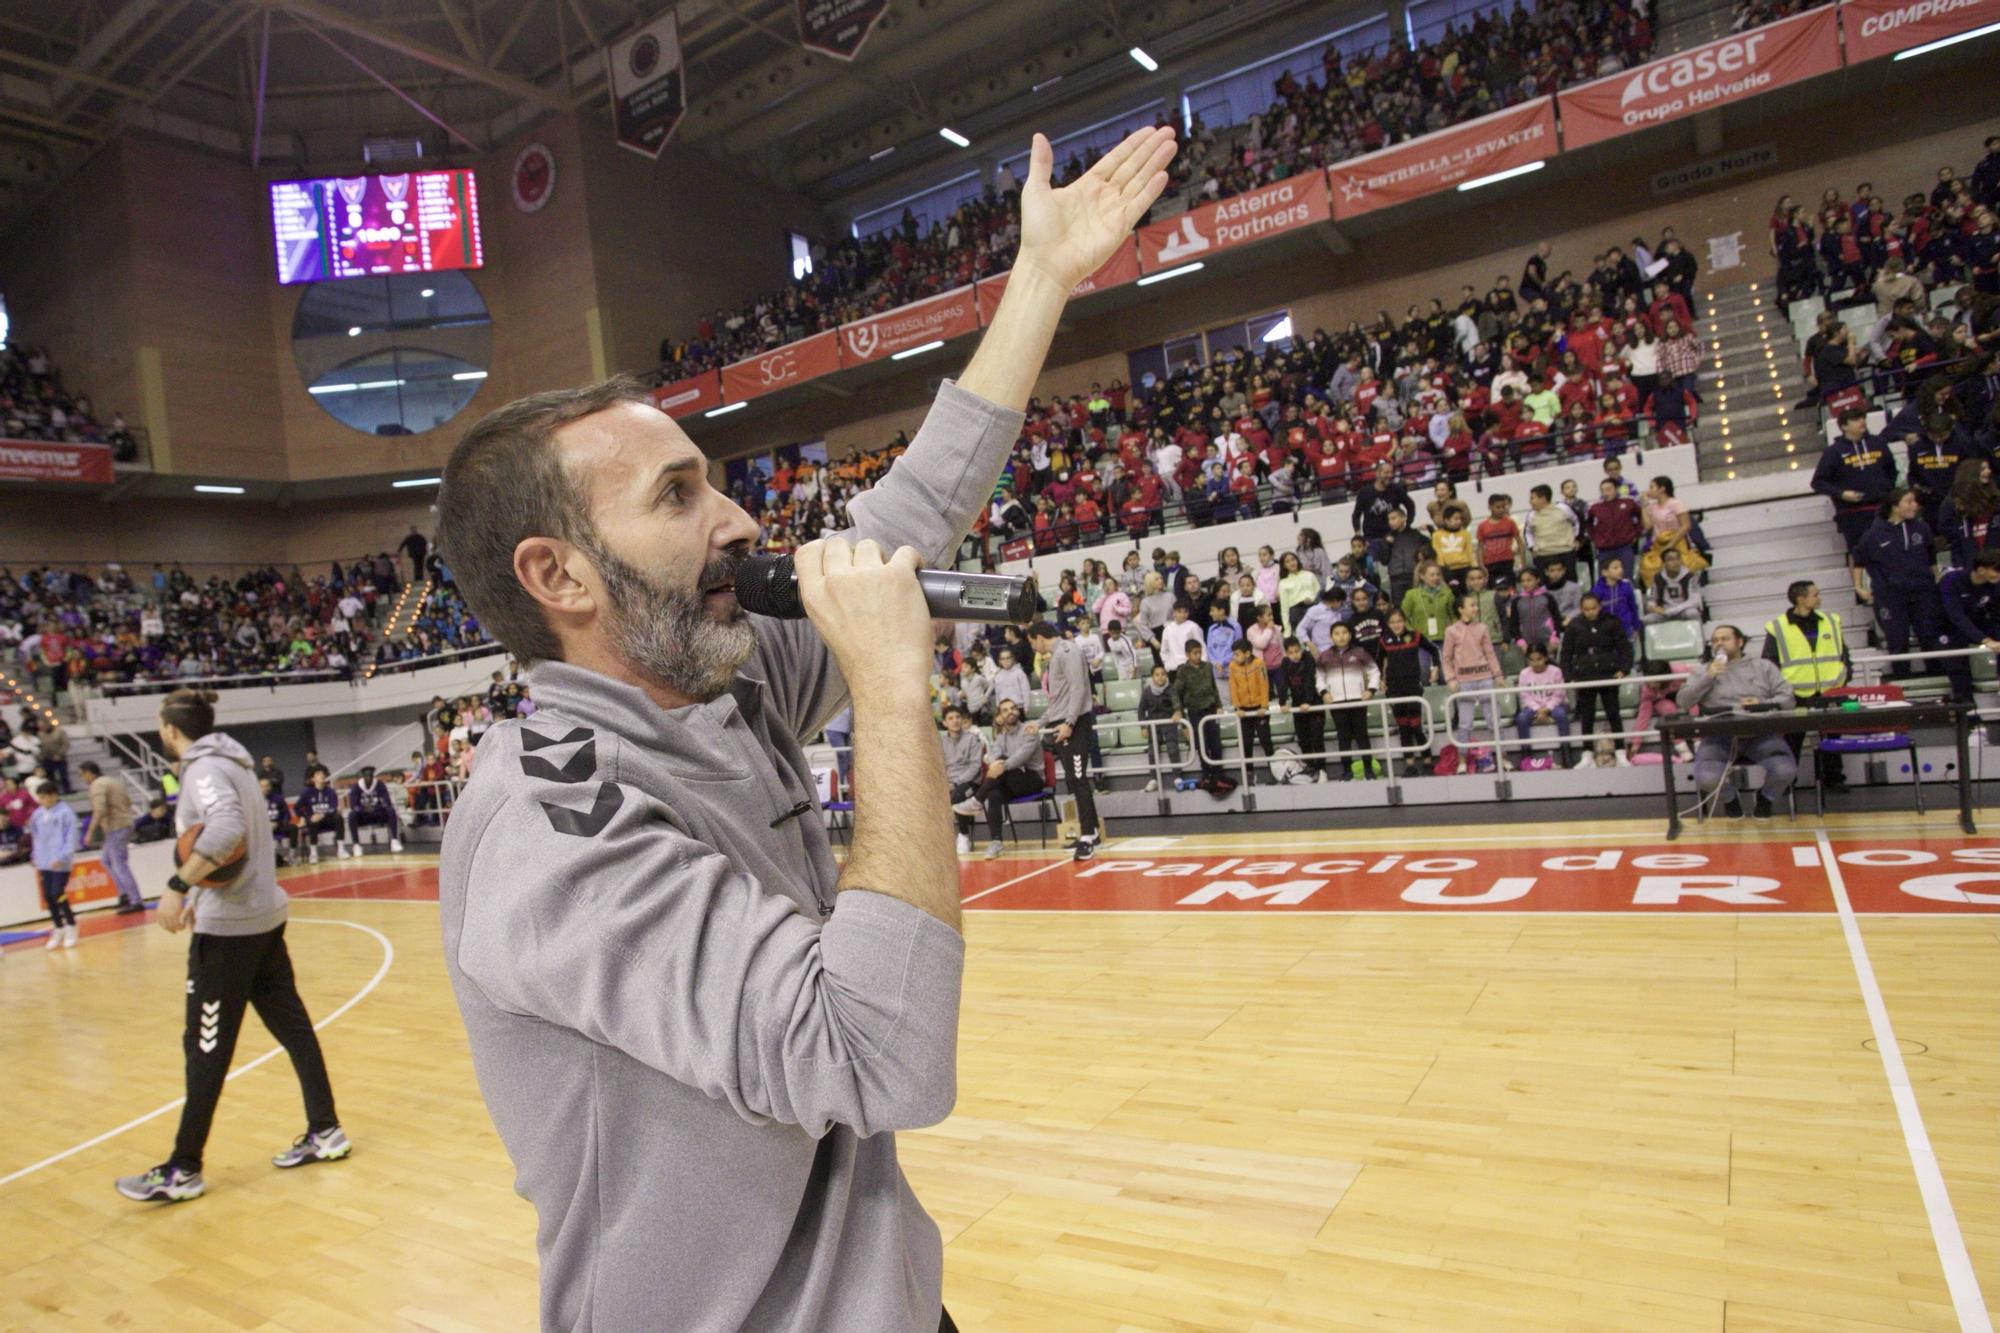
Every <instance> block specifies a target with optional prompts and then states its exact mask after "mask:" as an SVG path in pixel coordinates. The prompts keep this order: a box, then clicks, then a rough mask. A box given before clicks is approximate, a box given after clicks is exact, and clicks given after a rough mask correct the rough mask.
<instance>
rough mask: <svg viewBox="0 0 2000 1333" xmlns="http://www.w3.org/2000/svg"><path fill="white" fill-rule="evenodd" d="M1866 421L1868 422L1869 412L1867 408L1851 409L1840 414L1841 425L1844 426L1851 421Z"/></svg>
mask: <svg viewBox="0 0 2000 1333" xmlns="http://www.w3.org/2000/svg"><path fill="white" fill-rule="evenodd" d="M1866 420H1868V412H1867V410H1866V409H1865V408H1859V407H1850V408H1848V409H1847V410H1846V411H1844V412H1842V413H1841V414H1840V424H1841V425H1843V426H1845V425H1846V424H1847V423H1848V422H1850V421H1866Z"/></svg>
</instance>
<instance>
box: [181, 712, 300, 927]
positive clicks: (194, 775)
mask: <svg viewBox="0 0 2000 1333" xmlns="http://www.w3.org/2000/svg"><path fill="white" fill-rule="evenodd" d="M255 767H256V765H255V764H254V763H253V762H252V761H251V759H250V752H249V751H248V750H246V749H244V748H243V747H242V746H241V745H239V744H237V743H236V740H235V738H233V737H231V736H228V735H226V734H224V733H223V732H220V731H211V732H209V733H208V735H206V736H203V737H202V738H201V739H200V740H198V741H196V742H195V743H194V744H192V745H190V746H188V748H187V750H186V751H185V752H183V753H182V755H181V797H180V800H179V802H177V803H176V804H175V806H174V832H175V833H177V834H179V833H185V832H187V831H188V830H189V829H191V828H193V827H194V826H195V825H196V824H199V825H201V826H202V828H201V836H200V837H198V838H196V839H195V840H194V849H195V851H197V852H199V853H201V855H203V856H206V857H208V858H209V859H210V860H212V861H220V860H222V859H223V858H224V857H226V856H227V855H228V854H229V853H230V851H231V850H233V849H234V848H235V846H236V844H238V843H244V844H246V845H245V847H244V865H243V873H241V874H240V875H238V876H237V877H236V880H235V882H234V883H232V884H228V885H226V886H224V887H222V888H219V889H203V888H197V889H196V890H195V891H194V892H193V893H192V894H190V895H189V898H188V901H189V903H190V904H191V905H192V907H193V909H194V932H195V934H197V935H261V934H263V933H264V932H265V931H267V930H276V929H277V928H278V927H279V926H282V925H284V924H285V913H286V908H285V904H286V903H287V902H289V901H290V899H288V898H287V897H286V894H285V891H284V890H283V889H281V888H279V887H278V857H277V852H276V850H275V849H274V848H273V847H272V845H271V821H270V820H269V819H268V818H266V817H265V813H264V793H263V792H262V791H260V790H259V789H258V787H257V775H256V773H255V771H254V770H255Z"/></svg>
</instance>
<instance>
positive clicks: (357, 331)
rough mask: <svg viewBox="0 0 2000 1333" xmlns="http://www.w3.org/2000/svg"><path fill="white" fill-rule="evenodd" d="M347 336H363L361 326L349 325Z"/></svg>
mask: <svg viewBox="0 0 2000 1333" xmlns="http://www.w3.org/2000/svg"><path fill="white" fill-rule="evenodd" d="M347 336H348V337H350V338H359V337H360V336H361V326H360V325H359V324H353V325H349V326H348V330H347Z"/></svg>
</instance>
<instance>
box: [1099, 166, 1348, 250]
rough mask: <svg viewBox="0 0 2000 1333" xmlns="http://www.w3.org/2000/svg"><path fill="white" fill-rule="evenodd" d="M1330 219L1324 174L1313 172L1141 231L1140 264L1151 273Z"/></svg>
mask: <svg viewBox="0 0 2000 1333" xmlns="http://www.w3.org/2000/svg"><path fill="white" fill-rule="evenodd" d="M1332 217H1333V213H1332V211H1331V209H1330V208H1329V207H1328V194H1327V188H1326V173H1325V172H1323V171H1312V172H1308V173H1306V174H1305V175H1300V176H1293V177H1291V178H1290V179H1288V180H1281V181H1279V182H1278V183H1277V184H1276V185H1266V186H1265V187H1264V188H1263V189H1261V190H1252V191H1250V192H1249V193H1248V194H1239V195H1237V196H1236V197H1234V198H1233V199H1224V200H1222V201H1221V202H1220V203H1214V204H1203V205H1202V206H1201V207H1200V208H1196V209H1191V210H1190V211H1188V212H1186V213H1183V214H1181V215H1180V216H1179V217H1177V218H1168V219H1167V220H1166V221H1164V222H1154V223H1151V224H1149V225H1147V226H1144V227H1141V228H1140V229H1139V262H1140V263H1141V264H1142V265H1143V266H1144V267H1145V269H1146V271H1147V272H1148V273H1153V272H1157V271H1159V270H1160V269H1163V268H1173V267H1174V266H1175V265H1178V264H1186V263H1189V262H1191V261H1193V260H1196V259H1201V258H1203V257H1204V256H1206V255H1211V254H1215V253H1217V252H1218V251H1222V250H1229V249H1233V248H1235V247H1236V246H1239V245H1248V244H1249V243H1250V242H1251V241H1261V240H1263V239H1264V238H1265V237H1266V236H1276V235H1278V234H1279V233H1281V232H1287V231H1296V230H1298V229H1299V228H1300V227H1310V226H1312V225H1313V224H1314V223H1315V222H1327V221H1330V220H1331V219H1332Z"/></svg>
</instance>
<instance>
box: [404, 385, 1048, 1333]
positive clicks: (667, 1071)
mask: <svg viewBox="0 0 2000 1333" xmlns="http://www.w3.org/2000/svg"><path fill="white" fill-rule="evenodd" d="M1020 425H1021V415H1020V413H1018V412H1009V411H1005V410H1002V409H1000V408H997V407H994V406H993V405H991V404H989V403H987V402H985V401H984V400H982V399H980V398H977V397H975V396H974V395H972V394H969V393H966V392H965V391H964V390H961V389H959V388H957V387H956V386H955V385H952V384H949V383H947V384H946V385H945V387H944V388H943V389H942V390H941V391H940V393H939V394H938V398H937V402H936V404H935V405H934V406H933V408H932V409H931V412H930V415H929V416H928V418H927V419H926V420H925V422H924V427H923V429H922V430H921V431H919V432H918V434H917V438H916V440H915V442H914V443H913V444H912V445H911V446H910V449H909V452H908V453H907V454H906V455H905V456H904V457H903V458H902V459H901V460H900V461H899V462H898V463H897V464H896V466H895V467H894V468H893V469H891V470H890V471H889V473H888V474H887V475H886V476H885V477H884V478H883V479H882V481H881V482H880V483H879V484H878V485H876V486H875V487H874V488H873V489H872V490H870V491H868V492H867V493H866V494H864V495H861V496H858V497H857V498H856V499H855V500H854V503H853V505H852V515H853V517H854V519H855V534H856V535H857V536H867V537H873V538H874V539H876V540H877V541H879V542H881V543H882V544H883V546H885V547H895V546H898V545H903V544H908V545H911V546H914V547H916V548H917V550H918V551H919V552H921V553H922V554H923V556H924V559H925V563H927V564H932V565H936V564H939V563H942V562H943V561H944V560H946V559H947V558H948V557H949V556H950V554H951V552H952V551H953V550H954V549H955V547H956V546H957V544H958V542H959V540H960V538H961V537H962V536H963V534H964V532H965V530H966V528H967V527H968V526H969V525H970V523H971V520H972V516H973V514H974V513H975V512H976V510H977V509H978V507H979V506H980V505H981V504H983V503H984V502H985V500H986V498H987V497H988V496H989V495H991V494H992V491H993V483H994V481H995V479H996V478H997V477H998V476H999V473H1000V468H1001V466H1002V465H1003V464H1004V463H1005V462H1006V459H1007V454H1008V451H1009V449H1010V448H1011V447H1012V445H1013V442H1014V440H1015V438H1016V436H1017V435H1018V433H1019V430H1020ZM752 623H753V624H754V626H755V629H756V638H757V646H756V651H755V653H754V655H753V656H752V657H751V659H750V661H749V663H748V664H746V665H745V667H744V668H743V669H742V671H740V672H739V673H738V675H737V678H736V680H735V682H734V683H733V685H732V686H731V688H730V690H729V692H727V693H725V694H723V695H722V696H721V697H719V698H717V699H714V700H711V701H710V702H708V703H704V704H694V705H690V706H688V707H684V708H677V709H673V710H671V711H665V710H662V709H661V708H659V707H658V706H657V705H655V704H654V703H653V702H652V701H651V700H649V699H648V698H647V697H646V695H645V694H644V693H643V692H642V691H641V690H639V689H638V688H636V687H634V686H630V685H623V684H620V683H618V682H615V681H613V680H610V679H608V678H607V677H604V676H601V675H598V674H596V673H594V672H591V671H587V670H584V669H582V668H580V667H575V666H570V665H568V664H565V663H562V662H545V663H542V664H539V665H537V666H535V667H534V668H532V669H531V670H530V671H529V673H528V679H529V682H530V684H531V685H532V687H533V692H534V696H535V700H536V702H537V703H538V704H539V705H540V707H539V708H538V709H537V710H536V712H535V715H534V716H533V717H532V718H530V719H528V720H526V721H514V722H506V723H502V724H501V725H499V726H496V727H494V728H493V729H492V730H491V731H489V732H487V733H486V739H485V740H483V741H482V742H480V746H479V751H478V759H477V762H476V765H475V767H474V769H473V775H472V779H471V781H470V783H468V785H467V787H466V789H465V792H464V794H463V795H462V796H461V797H460V798H459V802H458V804H457V805H456V807H454V809H453V811H452V819H451V823H450V825H449V827H448V828H447V830H446V834H445V842H444V850H443V859H442V863H441V865H440V873H439V880H440V885H439V896H440V899H441V908H442V912H443V917H444V954H445V965H446V969H447V971H448V973H449V974H450V977H451V982H452V988H453V990H454V991H455V992H456V994H457V997H458V1004H459V1011H460V1013H461V1014H462V1015H463V1017H464V1020H465V1026H466V1032H467V1034H468V1035H469V1036H470V1038H471V1045H472V1058H473V1067H474V1070H475V1071H476V1072H477V1074H478V1077H479V1086H480V1091H481V1092H482V1093H483V1094H484V1096H485V1098H486V1104H487V1109H488V1110H489V1111H490V1112H491V1113H492V1116H493V1122H494V1124H495V1126H496V1127H497V1128H498V1129H499V1131H500V1137H501V1139H502V1140H503V1141H504V1142H505V1144H506V1146H507V1151H508V1153H509V1155H510V1156H511V1157H512V1158H513V1161H514V1167H515V1173H516V1174H515V1188H516V1189H517V1190H518V1191H519V1192H520V1193H521V1194H522V1195H523V1196H524V1197H525V1198H527V1199H528V1200H529V1201H530V1202H531V1203H533V1204H534V1205H535V1210H536V1213H537V1215H538V1217H539V1219H540V1227H539V1231H538V1235H537V1249H538V1251H539V1253H540V1257H541V1293H542V1299H541V1315H542V1326H543V1327H544V1328H545V1329H550V1330H556V1329H561V1330H590V1329H602V1330H617V1331H619V1333H622V1331H623V1330H627V1329H672V1330H674V1331H675V1333H725V1331H726V1330H727V1331H731V1333H733V1330H737V1329H754V1330H757V1333H819V1331H820V1330H825V1331H826V1333H846V1331H848V1330H852V1333H932V1330H934V1329H936V1328H937V1326H938V1311H939V1307H940V1303H941V1302H940V1296H941V1291H942V1269H943V1245H942V1241H941V1238H940V1236H939V1233H938V1229H937V1225H936V1224H935V1223H934V1222H932V1221H931V1219H930V1218H929V1216H928V1215H926V1214H925V1212H924V1209H923V1206H922V1205H921V1204H919V1203H918V1202H917V1199H916V1196H915V1194H914V1193H912V1192H911V1189H910V1186H909V1183H908V1181H906V1180H905V1179H904V1177H903V1172H902V1169H901V1167H900V1166H899V1165H898V1163H897V1159H896V1138H895V1135H894V1133H892V1132H891V1131H894V1130H897V1129H906V1128H914V1127H917V1126H922V1125H932V1124H936V1123H937V1122H938V1121H940V1120H943V1119H944V1118H945V1117H946V1116H947V1115H948V1114H950V1111H951V1107H952V1103H953V1101H954V1099H955V1097H956V1092H957V1063H956V1061H957V1029H958V1001H959V983H960V977H961V972H962V969H963V965H964V953H965V944H964V941H963V940H962V939H961V938H960V937H959V935H958V934H957V932H955V931H953V930H952V929H951V928H950V927H949V926H946V925H945V924H944V923H943V922H941V921H938V920H937V919H936V918H935V917H932V916H930V915H929V914H928V913H926V912H923V911H921V910H919V909H918V908H915V907H913V906H911V905H910V904H908V903H906V902H903V901H902V900H900V899H897V898H893V897H890V896H888V895H886V894H880V893H870V892H866V891H864V890H860V889H849V890H848V891H846V892H843V893H840V894H839V895H838V900H837V902H836V896H835V882H836V880H837V878H838V873H839V870H838V867H837V866H836V865H835V864H834V860H833V855H832V852H831V850H830V848H829V845H828V841H827V834H826V830H825V827H824V826H823V823H822V821H821V820H820V818H819V816H818V814H817V813H816V812H813V811H812V799H813V791H814V786H813V776H812V770H811V767H810V765H809V764H808V762H807V760H806V757H805V752H804V749H803V746H802V742H803V740H804V739H806V738H809V737H812V736H814V735H816V734H818V732H819V730H820V728H821V726H822V725H823V724H824V723H825V721H826V719H827V718H829V717H831V716H833V714H834V713H835V712H837V711H838V710H839V709H840V708H841V707H842V705H843V704H845V703H846V701H847V687H846V683H845V682H844V681H843V680H842V679H841V678H840V674H839V672H838V671H837V670H836V669H835V667H834V664H833V660H832V657H831V655H830V654H829V653H828V651H827V649H826V646H825V644H824V643H823V642H821V640H820V638H819V636H818V634H817V633H816V632H815V631H814V630H813V628H812V626H811V625H810V623H809V622H807V621H803V620H795V621H781V620H766V619H763V618H761V617H752ZM801 804H803V805H804V806H805V808H806V811H807V813H805V814H803V815H802V816H799V817H792V815H793V812H794V811H795V810H796V809H797V808H798V807H799V806H800V805H801ZM939 814H940V817H943V812H942V811H940V812H939Z"/></svg>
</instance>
